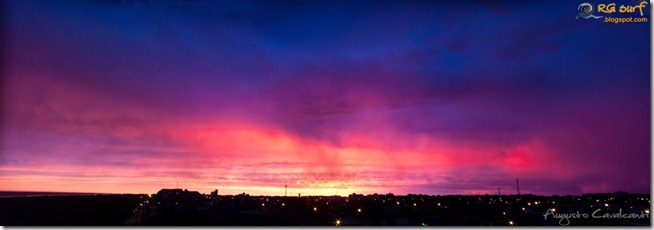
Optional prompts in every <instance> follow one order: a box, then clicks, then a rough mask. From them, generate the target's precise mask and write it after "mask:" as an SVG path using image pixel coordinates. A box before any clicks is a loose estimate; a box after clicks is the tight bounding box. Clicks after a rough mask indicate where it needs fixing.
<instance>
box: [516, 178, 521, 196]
mask: <svg viewBox="0 0 654 230" xmlns="http://www.w3.org/2000/svg"><path fill="white" fill-rule="evenodd" d="M515 186H516V187H517V188H518V196H520V183H519V182H518V179H515Z"/></svg>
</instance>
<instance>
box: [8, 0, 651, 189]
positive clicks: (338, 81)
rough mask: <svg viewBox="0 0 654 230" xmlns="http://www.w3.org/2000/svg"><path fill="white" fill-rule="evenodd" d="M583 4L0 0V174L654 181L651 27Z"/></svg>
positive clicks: (252, 184)
mask: <svg viewBox="0 0 654 230" xmlns="http://www.w3.org/2000/svg"><path fill="white" fill-rule="evenodd" d="M623 2H624V3H632V2H631V1H623ZM637 2H638V1H633V3H637ZM579 3H581V1H579V2H577V1H559V2H558V3H556V2H545V1H542V2H539V3H532V2H529V3H526V2H525V3H517V2H515V1H507V2H504V3H501V2H497V3H486V1H481V2H475V1H468V2H458V1H451V2H438V1H424V2H423V1H245V0H243V1H241V0H238V1H193V0H188V1H184V0H161V1H157V0H152V1H147V0H146V1H141V0H125V1H119V0H104V1H82V0H80V1H75V0H67V1H45V0H44V1H30V0H16V1H3V2H2V3H0V4H4V5H3V8H4V9H3V12H2V16H3V17H4V18H3V20H2V23H3V24H2V27H0V28H1V29H2V31H3V32H2V36H3V37H2V40H1V41H2V44H1V46H2V59H0V61H2V66H1V67H0V69H1V71H2V84H1V87H2V90H1V92H0V93H1V94H2V104H0V105H1V107H2V108H1V109H2V111H1V117H0V118H1V119H2V120H1V121H2V123H1V124H0V131H1V132H0V134H1V136H0V190H6V191H65V192H108V193H155V192H157V191H158V190H159V189H161V188H175V187H177V184H179V187H180V188H186V189H189V190H196V191H200V192H202V193H208V192H210V191H212V190H214V189H218V190H219V193H220V194H238V193H243V192H245V193H249V194H253V195H259V194H262V195H284V185H288V192H289V194H292V195H297V194H298V193H302V195H332V194H339V195H347V194H350V193H353V192H356V193H364V194H369V193H395V194H399V195H402V194H408V193H414V194H434V195H436V194H496V193H497V188H501V189H502V193H503V194H511V193H516V189H515V180H516V179H520V186H521V192H522V193H532V194H538V195H566V194H571V195H580V194H583V193H599V192H615V191H620V190H621V191H626V192H630V193H649V192H650V184H651V182H650V179H651V176H650V169H651V164H650V125H651V122H650V115H651V114H650V90H651V89H650V65H651V64H650V62H651V58H650V40H651V36H650V23H626V24H613V23H603V22H602V21H601V20H596V19H592V18H591V19H582V18H579V19H575V16H576V15H577V13H579V11H578V10H577V6H578V5H579ZM651 7H652V6H650V5H647V7H646V9H645V12H646V16H647V17H649V14H650V9H651ZM628 16H638V15H636V14H632V15H628Z"/></svg>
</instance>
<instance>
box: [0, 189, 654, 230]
mask: <svg viewBox="0 0 654 230" xmlns="http://www.w3.org/2000/svg"><path fill="white" fill-rule="evenodd" d="M649 212H650V197H649V194H626V193H615V194H588V195H583V196H533V195H521V196H511V195H507V196H497V195H478V196H427V195H407V196H394V195H392V194H386V195H381V194H374V195H365V196H364V195H358V194H352V195H350V196H348V197H340V196H306V197H282V196H278V197H275V196H249V195H247V194H242V195H236V196H218V195H216V194H212V195H203V194H200V193H198V192H192V191H187V190H181V189H164V190H161V191H160V192H159V193H157V194H152V195H146V194H142V195H77V196H48V197H12V198H0V225H3V226H117V225H140V226H153V225H154V226H162V225H177V226H179V225H182V226H188V225H228V226H241V225H245V226H253V225H255V226H256V225H264V226H335V225H342V226H351V225H355V226H357V225H358V226H497V225H500V226H506V225H517V226H525V225H527V226H558V225H568V224H569V225H571V226H598V225H611V226H625V225H626V226H630V225H636V226H651V222H650V217H649ZM565 216H567V218H565ZM545 217H547V218H545Z"/></svg>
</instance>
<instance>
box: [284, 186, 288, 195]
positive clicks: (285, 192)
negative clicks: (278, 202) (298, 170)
mask: <svg viewBox="0 0 654 230" xmlns="http://www.w3.org/2000/svg"><path fill="white" fill-rule="evenodd" d="M287 192H288V185H284V196H286V195H287V194H288V193H287Z"/></svg>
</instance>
